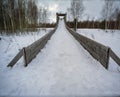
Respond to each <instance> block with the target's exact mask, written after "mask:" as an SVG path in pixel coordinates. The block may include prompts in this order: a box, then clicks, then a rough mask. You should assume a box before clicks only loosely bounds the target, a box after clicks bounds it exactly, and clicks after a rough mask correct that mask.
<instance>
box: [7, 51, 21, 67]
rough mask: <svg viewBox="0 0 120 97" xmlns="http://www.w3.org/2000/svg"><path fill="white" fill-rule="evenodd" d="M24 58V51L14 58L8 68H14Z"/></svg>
mask: <svg viewBox="0 0 120 97" xmlns="http://www.w3.org/2000/svg"><path fill="white" fill-rule="evenodd" d="M22 56H23V49H22V50H21V51H20V52H19V53H18V54H17V55H16V56H15V57H14V58H13V60H12V61H11V62H10V63H9V64H8V65H7V67H13V66H14V65H15V64H16V63H17V61H18V60H19V59H20V58H21V57H22Z"/></svg>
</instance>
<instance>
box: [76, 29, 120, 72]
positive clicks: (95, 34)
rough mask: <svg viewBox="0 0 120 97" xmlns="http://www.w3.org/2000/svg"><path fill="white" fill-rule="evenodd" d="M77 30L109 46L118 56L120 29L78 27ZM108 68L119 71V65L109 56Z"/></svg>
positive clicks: (119, 51)
mask: <svg viewBox="0 0 120 97" xmlns="http://www.w3.org/2000/svg"><path fill="white" fill-rule="evenodd" d="M77 32H78V33H80V34H82V35H84V36H86V37H88V38H90V39H92V40H95V41H97V42H99V43H102V44H104V45H105V46H108V47H110V48H111V49H112V50H113V51H114V52H115V53H116V55H118V56H119V58H120V43H119V42H120V30H107V31H105V30H102V29H78V30H77ZM109 70H111V71H115V72H117V71H118V70H119V71H120V66H118V65H117V64H116V63H115V62H114V61H113V60H112V59H111V58H110V61H109Z"/></svg>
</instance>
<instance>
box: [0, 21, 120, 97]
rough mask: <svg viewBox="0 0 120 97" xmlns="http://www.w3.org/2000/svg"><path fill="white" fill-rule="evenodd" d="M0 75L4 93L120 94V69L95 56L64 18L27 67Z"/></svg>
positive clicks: (0, 84)
mask: <svg viewBox="0 0 120 97" xmlns="http://www.w3.org/2000/svg"><path fill="white" fill-rule="evenodd" d="M0 78H2V79H0V95H99V96H100V95H104V96H105V95H120V92H119V91H120V73H115V72H110V71H107V70H105V69H104V67H102V66H101V64H100V63H99V62H97V61H96V60H94V59H93V58H92V57H91V56H90V55H89V53H88V52H87V51H86V50H84V49H83V47H82V46H81V45H80V44H79V43H78V42H77V41H76V40H75V39H74V38H73V37H72V36H71V35H70V34H69V32H68V31H67V29H66V28H65V24H64V22H63V21H60V22H59V25H58V29H57V30H56V32H55V34H54V35H53V36H52V37H51V40H50V41H49V42H48V43H47V45H46V47H45V48H44V49H43V50H42V52H41V53H39V54H38V56H37V57H36V58H35V59H34V60H33V61H32V62H31V63H30V64H29V66H28V67H27V68H23V67H19V68H18V67H17V66H16V67H15V68H13V69H11V70H10V69H8V68H7V69H6V70H4V71H1V72H0Z"/></svg>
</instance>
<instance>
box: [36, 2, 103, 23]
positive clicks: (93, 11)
mask: <svg viewBox="0 0 120 97" xmlns="http://www.w3.org/2000/svg"><path fill="white" fill-rule="evenodd" d="M70 3H71V0H38V3H37V4H38V6H44V7H47V8H48V10H49V11H50V12H51V15H50V17H49V20H50V21H55V20H56V12H62V13H65V12H67V8H68V7H70ZM83 4H84V7H85V10H84V16H83V20H85V19H86V18H88V16H89V18H90V19H93V18H94V19H99V18H100V16H101V10H102V6H103V4H104V1H103V0H83Z"/></svg>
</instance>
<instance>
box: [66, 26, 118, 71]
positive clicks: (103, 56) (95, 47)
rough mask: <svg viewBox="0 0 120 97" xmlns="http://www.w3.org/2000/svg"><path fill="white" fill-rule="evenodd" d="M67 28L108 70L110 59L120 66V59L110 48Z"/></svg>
mask: <svg viewBox="0 0 120 97" xmlns="http://www.w3.org/2000/svg"><path fill="white" fill-rule="evenodd" d="M66 28H67V29H68V31H69V32H70V33H71V34H72V35H73V37H74V38H75V39H76V40H77V41H78V42H79V43H80V44H81V45H82V46H83V47H84V48H85V49H86V50H87V51H88V52H89V53H90V54H91V55H92V56H93V57H94V58H95V59H96V60H98V61H99V62H100V63H101V64H102V65H103V66H104V67H105V68H106V69H108V65H109V57H111V58H112V59H113V60H114V61H115V62H116V63H117V64H118V65H119V66H120V58H119V57H118V56H117V55H116V54H115V53H114V52H113V51H112V50H111V48H110V47H107V46H105V45H103V44H100V43H98V42H96V41H94V40H92V39H89V38H87V37H85V36H83V35H80V34H78V33H77V32H75V31H73V30H72V29H70V28H69V27H68V26H66Z"/></svg>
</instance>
